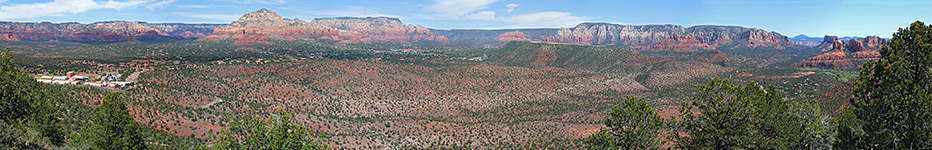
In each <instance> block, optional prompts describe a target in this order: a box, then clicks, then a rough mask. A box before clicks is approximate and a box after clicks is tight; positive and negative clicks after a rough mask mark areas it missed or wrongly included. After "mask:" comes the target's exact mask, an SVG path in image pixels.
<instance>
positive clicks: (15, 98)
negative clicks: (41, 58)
mask: <svg viewBox="0 0 932 150" xmlns="http://www.w3.org/2000/svg"><path fill="white" fill-rule="evenodd" d="M9 51H10V49H9V48H5V49H4V50H3V52H0V121H4V124H7V125H12V127H13V128H20V129H10V130H25V131H29V130H36V131H37V132H38V136H39V137H37V138H45V139H47V140H48V141H49V142H50V143H48V144H53V145H58V144H62V143H63V141H64V134H63V133H62V131H61V130H62V129H61V127H60V126H59V120H58V119H57V118H56V116H54V115H56V114H57V113H58V109H57V108H56V107H53V106H52V105H51V104H50V100H49V99H51V98H53V97H51V96H50V95H54V94H51V93H50V91H48V90H47V89H46V87H44V86H43V85H41V84H39V83H37V82H36V81H35V79H33V78H31V77H29V74H27V73H26V72H25V71H23V70H21V69H17V68H16V67H15V66H14V64H13V56H12V55H10V53H9ZM27 125H28V126H27ZM30 136H32V135H30ZM19 138H23V137H15V136H0V145H24V144H25V145H30V144H36V143H37V141H31V142H30V141H21V140H16V139H19ZM31 139H35V138H31Z"/></svg>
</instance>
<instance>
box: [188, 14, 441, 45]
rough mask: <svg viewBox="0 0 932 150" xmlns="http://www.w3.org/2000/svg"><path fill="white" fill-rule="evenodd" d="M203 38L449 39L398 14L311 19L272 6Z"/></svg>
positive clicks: (250, 42)
mask: <svg viewBox="0 0 932 150" xmlns="http://www.w3.org/2000/svg"><path fill="white" fill-rule="evenodd" d="M199 40H203V41H216V40H235V41H236V42H235V43H236V44H240V45H253V44H257V43H261V44H270V43H271V42H270V40H280V41H296V40H301V41H317V40H328V41H336V42H340V43H390V44H412V43H422V44H423V43H445V42H447V39H446V38H445V37H443V36H441V35H437V34H434V33H432V32H431V31H430V29H427V28H425V27H422V26H419V25H418V26H415V25H405V24H403V23H401V20H399V19H398V18H388V17H374V18H373V17H367V18H352V17H340V18H319V19H314V20H312V21H311V22H305V21H303V20H300V19H297V18H295V19H288V20H286V19H284V18H282V17H281V16H279V15H278V13H275V12H273V11H271V10H268V9H264V8H263V9H260V10H258V11H255V12H252V13H248V14H246V15H243V16H242V17H240V18H239V19H238V20H236V21H234V22H232V23H230V24H229V25H225V26H219V27H217V28H216V29H214V32H213V33H211V34H210V35H208V36H204V37H202V38H201V39H199Z"/></svg>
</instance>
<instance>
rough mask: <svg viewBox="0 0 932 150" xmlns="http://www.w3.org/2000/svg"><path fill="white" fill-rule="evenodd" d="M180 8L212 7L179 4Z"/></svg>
mask: <svg viewBox="0 0 932 150" xmlns="http://www.w3.org/2000/svg"><path fill="white" fill-rule="evenodd" d="M178 8H210V6H207V5H179V6H178Z"/></svg>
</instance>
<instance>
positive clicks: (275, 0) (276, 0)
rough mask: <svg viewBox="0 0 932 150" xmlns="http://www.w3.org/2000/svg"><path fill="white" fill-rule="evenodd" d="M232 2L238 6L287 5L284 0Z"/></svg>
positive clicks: (234, 0) (237, 0) (242, 0)
mask: <svg viewBox="0 0 932 150" xmlns="http://www.w3.org/2000/svg"><path fill="white" fill-rule="evenodd" d="M233 2H236V3H240V4H255V3H258V4H285V3H288V2H286V1H285V0H233Z"/></svg>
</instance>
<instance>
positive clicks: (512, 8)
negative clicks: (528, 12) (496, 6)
mask: <svg viewBox="0 0 932 150" xmlns="http://www.w3.org/2000/svg"><path fill="white" fill-rule="evenodd" d="M518 6H521V5H518V4H508V5H505V8H508V10H507V11H506V12H512V11H515V7H518Z"/></svg>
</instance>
